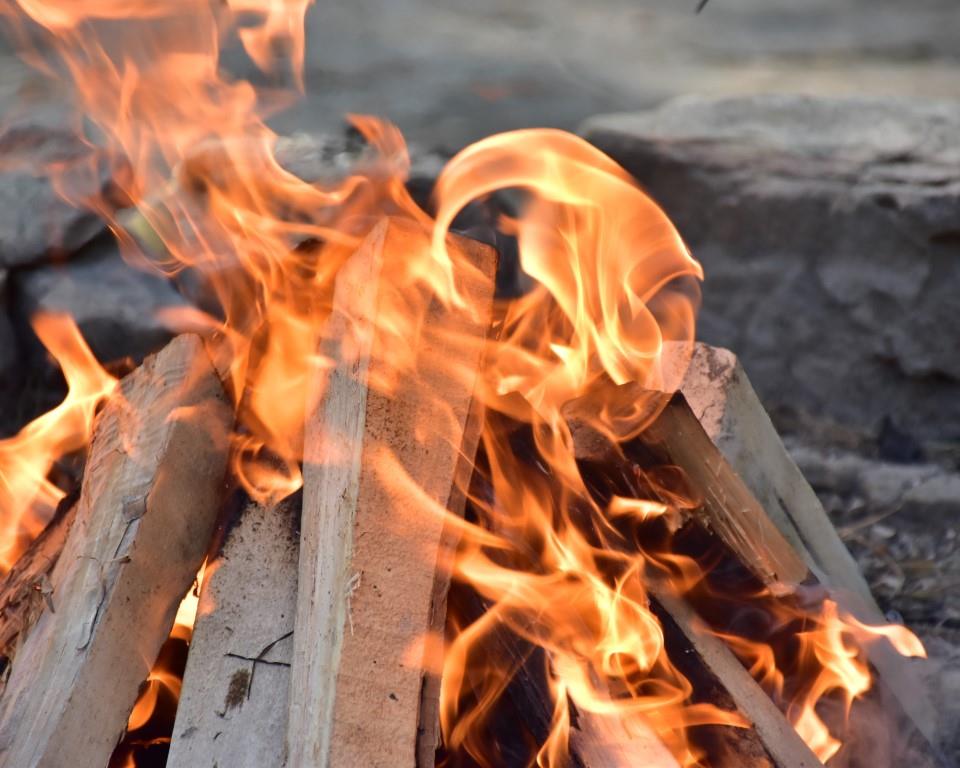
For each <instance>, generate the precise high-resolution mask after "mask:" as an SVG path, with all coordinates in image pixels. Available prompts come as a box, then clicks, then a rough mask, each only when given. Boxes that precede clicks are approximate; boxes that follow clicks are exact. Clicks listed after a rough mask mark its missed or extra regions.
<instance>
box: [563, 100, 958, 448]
mask: <svg viewBox="0 0 960 768" xmlns="http://www.w3.org/2000/svg"><path fill="white" fill-rule="evenodd" d="M581 130H582V133H583V134H584V135H585V136H586V137H587V138H588V139H589V140H590V141H591V142H593V143H594V144H595V145H597V146H598V147H599V148H600V149H602V150H603V151H605V152H607V153H608V154H609V155H611V156H612V157H613V158H614V159H615V160H617V161H618V162H619V163H621V164H622V165H623V166H624V167H625V168H626V169H627V170H628V171H630V172H631V173H633V174H634V175H635V176H636V177H637V178H638V180H639V181H640V183H641V184H642V185H643V186H644V187H645V188H646V189H647V190H648V191H649V192H650V193H651V195H652V196H653V197H654V199H656V200H657V201H658V202H659V203H660V204H661V205H662V206H663V207H664V209H665V211H666V212H667V213H668V214H669V215H670V217H671V218H672V219H673V221H674V222H675V223H676V224H677V227H678V229H679V231H680V233H681V235H682V236H683V237H684V239H685V241H686V242H687V243H688V245H689V246H690V247H691V250H692V252H693V254H694V255H695V256H696V257H697V258H698V259H699V260H700V261H701V262H702V264H703V266H704V271H705V273H706V281H705V284H704V301H703V309H702V312H701V315H700V319H699V329H698V331H699V335H700V336H701V337H702V338H703V340H704V341H707V342H708V343H711V344H716V345H722V346H728V347H730V348H732V349H734V350H735V351H736V352H737V354H738V356H739V357H740V359H741V361H742V362H743V364H744V366H745V367H746V368H747V370H749V371H750V377H751V379H752V380H753V382H754V384H755V385H756V387H757V389H758V391H759V393H760V395H761V397H762V398H763V399H764V401H765V402H766V404H767V405H768V407H773V408H777V407H786V408H789V409H794V410H797V411H801V412H806V413H808V414H814V415H816V416H817V417H822V418H826V419H829V420H833V421H835V422H837V423H840V424H845V425H849V426H852V427H856V428H859V429H862V430H869V431H875V430H876V428H877V427H878V425H879V424H880V423H881V422H882V420H883V419H884V417H890V418H892V419H893V420H894V421H895V423H896V424H897V425H898V426H900V427H902V428H903V429H904V430H905V431H906V432H908V433H910V434H912V435H914V436H916V437H917V438H918V440H920V441H921V442H923V441H929V440H933V439H945V438H946V439H958V438H960V355H957V354H956V350H957V349H958V348H960V314H958V313H957V311H956V296H957V292H958V291H960V258H958V257H960V105H955V104H947V103H943V104H940V103H917V102H908V101H894V100H887V101H880V100H865V99H853V98H849V99H827V98H812V97H802V96H754V97H738V98H724V99H710V98H680V99H676V100H673V101H670V102H668V103H667V104H665V105H663V106H661V107H659V108H657V109H654V110H651V111H646V112H640V113H634V114H621V115H605V116H600V117H596V118H593V119H591V120H589V121H587V122H586V123H585V124H584V125H583V127H582V129H581Z"/></svg>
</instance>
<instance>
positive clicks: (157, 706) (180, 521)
mask: <svg viewBox="0 0 960 768" xmlns="http://www.w3.org/2000/svg"><path fill="white" fill-rule="evenodd" d="M307 5H308V3H306V2H302V3H288V4H276V3H259V2H255V1H253V2H250V1H247V2H243V3H240V2H233V1H232V0H231V2H227V3H225V4H221V5H218V6H216V7H212V6H209V5H208V4H206V3H194V2H186V3H183V4H177V5H176V6H175V7H169V6H166V5H164V4H148V5H146V6H144V7H142V8H138V9H136V10H135V9H133V8H131V7H129V6H128V4H126V3H115V2H109V1H108V2H104V3H98V4H95V6H94V7H91V8H89V9H79V8H73V7H72V6H71V7H68V5H67V4H62V3H57V2H40V3H27V2H18V3H16V4H15V5H14V6H13V7H12V8H11V9H9V10H8V11H6V12H5V21H6V22H7V24H8V26H10V28H11V29H13V30H14V31H15V32H19V33H21V34H22V35H23V36H24V40H25V41H26V40H28V39H30V36H31V35H35V36H37V38H38V40H40V42H38V43H37V47H36V49H34V50H32V56H30V57H29V60H30V61H31V62H32V63H34V64H37V65H41V66H45V67H48V68H49V70H50V71H52V72H55V73H62V74H64V75H66V76H68V77H69V79H70V82H72V83H73V85H74V86H75V89H76V97H77V100H78V102H79V104H78V106H79V107H80V109H81V111H82V113H83V114H84V115H85V116H86V117H87V119H88V120H89V122H90V124H91V125H92V126H95V129H94V128H91V129H90V130H89V135H88V136H87V138H88V139H89V143H88V144H86V143H84V144H83V145H84V146H86V147H87V148H88V151H87V152H86V153H79V154H76V153H75V154H72V155H70V156H69V157H68V158H64V157H62V156H59V155H55V153H54V154H53V155H50V153H48V155H50V156H47V157H46V162H45V164H44V168H43V171H44V173H46V174H49V175H50V178H51V179H52V184H53V186H52V189H54V190H56V192H57V193H58V195H59V198H58V199H59V200H60V201H61V202H60V203H58V205H61V204H62V205H66V204H69V205H70V206H73V208H81V209H83V210H84V211H85V213H84V218H83V219H82V221H83V224H84V227H87V226H88V225H89V222H90V219H91V217H93V218H94V219H95V220H99V219H97V218H96V217H100V219H102V220H104V221H106V222H107V225H108V226H109V228H110V231H111V234H112V237H113V240H110V241H109V242H110V243H113V242H114V241H115V242H116V244H117V245H116V247H117V248H118V249H119V251H118V253H117V254H111V255H106V256H104V255H102V254H87V257H88V259H87V260H86V261H83V260H81V262H80V264H81V266H80V267H71V268H73V269H75V271H74V272H73V274H72V275H67V277H66V278H65V282H63V283H59V282H58V283H56V284H55V285H53V287H51V286H50V284H48V283H45V282H44V280H43V279H42V277H40V276H38V275H37V274H34V275H32V276H28V277H26V278H24V280H23V283H22V284H23V285H28V284H29V285H33V292H32V294H31V295H33V296H35V297H37V298H36V300H35V302H34V303H33V304H31V305H29V306H30V311H29V312H28V314H29V315H30V323H31V326H32V328H33V331H34V333H35V334H36V337H37V338H38V339H39V341H40V343H42V345H43V347H44V348H45V350H46V353H47V354H48V355H49V356H50V357H51V358H52V359H53V360H55V361H56V363H57V365H58V366H59V368H60V370H61V371H62V375H63V379H64V380H65V383H66V386H67V394H66V397H65V399H64V400H63V401H62V402H61V403H60V404H59V405H56V406H55V407H53V408H52V409H50V410H47V411H46V412H43V413H41V414H40V415H38V416H36V418H34V419H32V420H29V421H28V423H26V425H25V426H22V428H20V429H19V431H18V432H16V434H13V435H12V436H10V437H8V438H6V439H4V440H2V441H0V522H2V525H3V530H4V538H3V539H2V540H0V547H2V549H0V552H2V567H3V570H4V573H5V575H4V581H3V584H2V586H0V606H2V608H3V611H2V614H0V642H2V649H0V650H2V652H3V657H4V660H5V661H4V671H3V680H2V689H0V766H16V767H17V768H20V767H21V766H22V767H23V768H27V767H30V768H33V767H35V766H45V767H51V768H52V767H55V766H72V765H93V766H97V765H110V766H147V765H168V766H184V767H187V766H218V765H219V766H226V765H229V766H251V768H252V766H262V765H287V766H334V767H341V766H342V767H343V768H351V767H352V766H380V767H382V768H387V767H390V768H397V767H399V768H404V767H409V768H414V766H420V767H421V768H422V767H423V766H430V765H437V766H446V767H449V768H454V767H455V766H507V767H509V768H512V766H528V765H538V766H543V767H544V768H547V767H549V768H560V766H582V767H583V768H601V767H603V768H607V767H608V766H627V765H650V766H659V767H661V768H681V767H682V768H689V767H692V766H718V767H719V766H741V765H742V766H771V767H774V766H775V767H776V768H812V767H813V766H824V765H825V766H830V768H838V767H839V766H850V767H853V766H867V765H869V766H882V765H891V766H894V765H911V766H945V765H946V758H945V756H944V755H943V754H941V753H940V752H939V747H938V742H937V738H938V737H937V733H936V732H935V727H934V726H935V716H934V713H935V705H934V703H933V702H932V701H931V700H930V698H929V697H928V695H927V690H926V687H925V683H924V680H923V678H922V675H921V672H922V665H923V662H922V658H923V657H925V655H926V653H925V650H924V647H923V644H922V643H921V642H920V640H919V639H918V638H917V637H916V636H915V635H914V634H913V633H912V632H911V631H910V630H909V629H907V628H906V627H905V626H903V625H901V624H899V623H896V622H893V621H891V620H890V619H889V618H888V617H886V616H885V615H884V613H883V612H882V611H881V609H880V608H879V607H878V605H877V603H876V602H875V600H874V597H873V595H872V593H871V591H870V588H869V586H868V585H867V583H866V581H865V580H864V578H863V576H862V575H861V572H860V570H859V568H858V566H857V564H856V562H855V561H854V559H853V558H852V557H851V556H850V554H849V552H848V551H847V549H846V548H845V546H844V544H843V542H842V541H841V539H840V537H839V535H838V534H837V532H836V530H835V529H834V527H833V525H832V524H831V522H830V519H829V518H828V516H827V513H826V512H825V511H824V508H823V506H822V505H821V503H820V501H819V500H818V498H817V496H816V495H815V493H814V492H813V490H812V489H811V487H810V486H809V485H808V484H807V482H806V480H805V479H804V477H803V475H802V474H801V472H800V470H799V469H798V468H797V466H796V464H795V463H794V461H793V460H792V459H791V457H790V455H789V454H788V452H787V450H786V449H785V448H784V445H783V443H782V442H781V440H780V438H779V436H778V434H777V432H776V430H775V428H774V426H773V424H772V423H771V421H770V419H769V417H768V416H767V413H766V411H765V410H764V408H763V406H762V405H761V403H760V400H759V398H758V397H757V395H756V394H755V393H754V391H753V389H752V387H751V385H750V382H749V380H748V378H747V374H746V372H745V371H744V369H743V368H742V367H741V366H740V364H739V363H738V361H737V358H736V356H735V355H734V354H733V353H731V352H729V351H727V350H724V349H722V348H718V347H713V346H709V345H705V344H700V343H696V342H695V318H696V314H697V310H698V307H699V300H700V283H701V281H702V280H703V279H704V271H703V268H702V267H701V265H700V263H699V262H698V261H697V260H696V259H695V258H694V255H693V254H692V253H691V252H690V250H689V249H688V248H687V246H686V245H685V244H684V241H683V240H682V239H681V233H679V232H678V231H677V230H676V229H675V227H674V225H673V224H672V223H671V221H670V219H669V218H668V217H667V215H666V214H665V213H664V212H663V211H662V210H661V209H660V208H659V207H658V205H657V204H656V203H655V202H654V201H653V200H652V199H651V198H650V197H649V196H648V195H647V194H646V193H645V192H644V191H643V190H642V189H641V188H640V186H639V185H638V183H637V182H636V180H635V179H634V177H633V176H631V174H630V173H628V172H627V171H626V170H624V168H623V167H621V166H620V165H618V164H617V163H616V162H615V161H614V160H612V159H611V158H610V157H609V156H608V155H606V154H604V153H603V152H601V151H600V150H599V149H597V148H596V147H594V146H592V145H591V144H589V143H588V142H587V141H586V140H584V139H582V138H579V137H577V136H574V135H572V134H569V133H566V132H563V131H560V130H554V129H525V130H518V131H512V132H508V133H503V134H498V135H494V136H491V137H489V138H487V139H483V140H481V141H479V142H476V143H474V144H472V145H470V146H468V147H467V148H466V149H464V150H462V151H461V152H459V153H457V154H456V155H455V156H454V157H453V158H452V159H450V160H449V162H448V163H446V164H445V165H444V166H443V167H442V169H441V170H438V175H437V176H436V178H435V183H433V182H431V184H430V185H429V190H428V192H427V193H426V194H424V188H423V185H422V184H416V183H413V184H411V183H410V182H411V176H412V173H411V161H410V157H409V151H408V149H407V146H406V144H405V142H404V140H403V138H402V136H401V134H400V131H399V130H398V129H397V128H396V127H395V126H393V125H392V124H390V123H389V122H386V121H384V120H380V119H377V118H373V117H367V116H352V117H351V118H350V120H351V125H352V131H353V137H352V138H351V140H350V146H349V147H348V148H345V149H344V151H343V152H335V153H333V155H330V154H329V153H328V154H324V151H323V148H322V147H320V148H318V147H316V146H313V147H311V146H310V145H309V144H308V143H305V142H303V141H298V140H293V141H282V140H280V139H278V137H277V135H276V134H275V133H274V132H273V130H272V129H271V128H270V127H269V126H268V125H267V124H266V123H265V122H264V121H263V115H264V114H266V113H267V112H268V111H269V109H271V108H272V107H274V106H275V104H280V103H282V100H283V96H282V95H280V94H279V93H278V91H279V90H280V89H279V83H282V82H283V81H284V80H287V79H289V80H292V81H293V82H294V84H299V82H300V78H301V71H300V67H301V64H302V55H303V49H304V45H305V43H304V38H303V15H304V13H305V12H306V6H307ZM118 24H122V28H123V30H124V33H123V34H122V35H118V34H117V33H116V29H117V25H118ZM231 35H235V36H236V37H237V39H238V40H239V44H240V46H241V47H242V49H243V52H244V55H245V56H247V57H249V59H250V60H251V61H252V62H254V63H255V64H256V66H257V67H258V68H259V69H260V70H261V72H262V75H263V77H264V78H266V79H272V81H273V82H274V86H273V87H270V88H267V87H266V86H264V87H261V88H259V89H257V88H255V87H254V86H253V85H252V84H251V82H248V81H245V80H242V79H236V78H232V77H230V76H229V75H227V74H226V73H225V72H224V71H223V70H222V69H221V67H220V64H221V61H220V45H221V43H222V42H223V41H225V40H227V39H228V38H229V36H231ZM290 62H292V63H293V67H292V69H290V70H289V71H280V70H279V67H280V66H281V64H289V63H290ZM91 147H96V149H91ZM313 151H316V152H317V153H318V156H319V164H320V165H322V166H323V171H322V172H313V171H311V172H306V171H304V168H306V167H309V166H310V164H311V163H312V162H314V161H315V160H317V157H314V156H312V155H311V154H310V153H311V152H313ZM413 175H416V174H413ZM105 179H106V181H105ZM73 208H70V210H73ZM94 214H95V216H94ZM58 215H60V216H61V217H62V216H68V215H73V214H68V213H65V212H64V211H62V210H61V211H60V213H59V214H58ZM477 225H479V226H477ZM73 231H74V233H75V234H76V233H78V232H79V229H78V228H74V230H73ZM103 242H105V240H97V239H96V237H95V236H94V234H89V233H87V232H86V230H84V231H83V232H80V233H79V234H77V240H76V242H75V243H74V245H75V246H76V247H80V246H81V245H83V246H84V247H86V248H89V249H94V250H95V249H97V248H99V247H100V246H101V245H102V244H103ZM119 254H122V256H123V259H124V260H120V258H119ZM84 265H85V266H86V268H87V269H88V270H89V271H87V272H84ZM91 265H93V266H91ZM104 265H108V266H106V267H105V266H104ZM101 268H104V269H108V270H109V272H108V273H109V274H114V273H116V274H122V275H124V277H123V278H122V279H123V280H127V279H130V280H132V281H134V282H135V283H136V285H137V286H138V288H137V289H136V290H137V291H140V290H143V291H144V293H142V294H141V293H133V292H131V295H135V296H137V297H139V296H143V297H144V298H143V299H142V300H140V299H137V300H136V301H134V302H132V303H131V302H129V301H128V302H127V305H126V309H125V311H127V312H129V313H130V314H131V315H133V316H135V317H136V316H137V315H141V314H142V315H143V317H142V318H141V317H136V321H137V322H138V323H142V326H143V327H144V328H145V332H144V334H143V336H142V337H140V338H138V339H137V340H136V341H137V342H139V343H142V344H143V345H145V346H146V347H148V348H149V349H150V354H147V355H145V356H141V355H138V354H137V349H136V346H132V347H131V352H130V354H132V355H133V356H134V357H137V358H139V357H143V359H142V360H130V359H128V360H126V361H114V360H106V361H101V358H103V357H104V355H103V354H102V353H101V354H99V355H98V354H97V352H98V351H99V350H91V346H90V344H89V343H88V342H87V340H85V338H84V332H83V331H82V327H83V323H82V322H81V321H82V318H80V317H77V316H73V315H70V314H64V313H57V312H53V311H50V310H49V309H48V308H46V307H45V306H44V305H43V300H42V297H44V296H50V295H51V294H57V295H63V293H64V292H67V293H71V292H73V293H76V292H77V291H76V286H77V285H78V284H80V285H82V284H84V283H83V281H84V280H86V281H88V283H87V284H89V285H90V286H91V290H94V291H95V289H96V284H97V278H96V277H95V276H96V275H98V274H101V273H100V272H99V271H98V270H100V269H101ZM143 272H146V273H148V274H149V278H148V279H149V280H150V281H152V283H151V285H152V286H153V288H150V289H147V288H145V287H144V285H145V284H144V283H143V282H136V281H140V280H142V276H141V273H143ZM131 276H132V277H131ZM158 286H162V287H158ZM154 289H156V290H154ZM174 289H175V290H174ZM91 290H88V291H81V293H85V294H86V296H87V300H88V301H89V294H90V292H91ZM157 292H159V293H157ZM158 296H159V297H160V298H159V299H158V300H157V301H156V303H154V301H153V299H154V298H156V297H158ZM165 296H166V297H168V298H163V297H165ZM169 297H175V298H169ZM94 300H95V299H94ZM75 314H76V313H75ZM121 327H122V326H121ZM121 335H122V334H121ZM168 338H172V340H170V341H169V343H166V342H167V339H168ZM125 341H129V342H131V343H132V342H133V341H134V340H133V339H126V340H125ZM137 362H139V364H137ZM40 410H42V409H40Z"/></svg>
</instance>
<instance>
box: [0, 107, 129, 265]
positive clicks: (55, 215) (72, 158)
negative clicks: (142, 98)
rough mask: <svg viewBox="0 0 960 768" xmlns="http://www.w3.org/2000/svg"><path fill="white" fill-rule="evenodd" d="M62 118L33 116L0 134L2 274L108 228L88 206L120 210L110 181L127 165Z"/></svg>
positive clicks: (56, 113)
mask: <svg viewBox="0 0 960 768" xmlns="http://www.w3.org/2000/svg"><path fill="white" fill-rule="evenodd" d="M63 117H64V116H63V114H62V109H61V110H55V109H53V108H49V107H48V108H38V109H36V110H31V112H30V114H29V117H27V118H23V119H19V120H15V121H14V122H13V123H12V124H9V125H5V126H4V127H3V129H2V130H0V268H8V269H9V268H14V267H23V266H29V265H33V264H37V263H39V262H41V261H44V260H46V259H48V258H49V257H51V256H64V255H67V254H69V253H71V252H73V251H74V250H76V249H77V248H79V247H80V246H82V245H84V244H85V243H87V242H88V241H89V240H90V239H91V238H93V237H94V236H95V235H97V234H98V233H100V232H102V231H103V230H104V228H105V225H104V222H103V220H102V219H101V218H100V216H98V215H97V214H95V213H94V212H93V210H92V209H91V207H89V206H90V205H98V206H105V207H106V208H107V209H110V210H113V209H115V208H116V207H117V206H118V205H119V204H121V201H122V195H121V193H120V192H119V191H118V188H117V187H116V186H115V185H114V184H113V179H114V177H115V176H116V175H117V174H125V173H126V172H127V166H126V164H125V163H123V162H122V161H120V160H118V159H116V158H111V156H110V154H109V153H108V152H107V151H106V150H104V149H102V148H100V147H97V146H96V145H95V144H94V143H93V142H90V141H88V140H86V139H85V138H83V137H82V136H81V135H80V132H79V129H77V130H75V129H74V127H73V126H72V125H71V124H70V121H69V120H65V119H63ZM65 196H66V197H68V198H69V199H70V200H71V201H72V202H70V203H68V202H67V200H66V199H65ZM88 204H89V205H88Z"/></svg>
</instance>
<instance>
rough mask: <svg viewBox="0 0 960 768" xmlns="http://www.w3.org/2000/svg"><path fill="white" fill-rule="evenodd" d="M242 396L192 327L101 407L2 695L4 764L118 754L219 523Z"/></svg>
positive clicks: (26, 765)
mask: <svg viewBox="0 0 960 768" xmlns="http://www.w3.org/2000/svg"><path fill="white" fill-rule="evenodd" d="M231 424H232V408H230V406H229V405H228V404H227V403H226V401H225V400H224V398H223V392H222V389H221V386H220V382H219V380H218V378H217V377H216V375H215V374H214V373H213V370H212V368H211V366H210V362H209V360H208V358H207V356H206V353H205V352H204V349H203V346H202V343H201V342H200V340H199V339H197V338H196V337H192V336H182V337H180V338H177V339H175V340H174V341H173V342H171V343H170V345H169V346H167V347H166V348H165V349H164V350H163V351H161V352H160V353H159V354H157V355H156V356H153V357H150V358H148V359H147V360H146V361H144V364H143V365H142V366H141V367H140V368H139V369H138V370H136V371H135V372H134V373H133V374H131V375H130V376H128V377H127V378H125V379H124V380H123V382H122V383H121V385H120V396H119V397H115V398H114V399H112V400H111V401H110V402H109V403H108V405H107V406H106V407H105V409H104V411H103V412H102V413H101V414H100V416H99V417H98V419H97V423H96V427H95V431H94V438H93V443H92V445H91V448H90V457H89V460H88V462H87V467H86V472H85V477H84V483H83V488H82V491H81V495H80V500H79V502H78V509H77V513H76V520H75V522H74V524H73V527H72V529H71V530H70V534H69V536H68V538H67V541H66V544H65V546H64V549H63V553H62V554H61V556H60V559H59V561H58V562H57V565H56V567H55V568H54V570H53V573H52V575H51V582H52V586H53V590H54V595H56V596H58V597H57V600H56V603H55V608H56V610H55V612H54V611H45V612H44V613H43V615H41V616H40V618H39V619H38V620H37V623H36V624H35V626H34V627H33V629H32V630H31V632H30V634H29V636H28V637H27V639H26V641H25V643H24V644H23V647H22V648H21V650H20V652H19V653H18V654H17V658H16V660H15V663H14V665H13V669H12V671H11V676H10V679H9V681H8V683H7V687H6V690H5V692H4V695H3V698H2V700H0V765H2V766H4V767H7V766H9V768H70V767H71V766H76V765H90V766H96V765H106V764H107V760H108V759H109V757H110V753H111V751H112V750H113V747H114V745H115V744H116V743H117V740H118V739H119V737H120V735H121V734H122V733H123V730H124V726H125V724H126V721H127V717H128V715H129V713H130V710H131V708H132V706H133V704H134V701H135V699H136V697H137V692H138V688H139V686H140V684H141V683H142V682H143V680H144V679H145V678H146V676H147V673H148V672H149V671H150V666H151V664H152V663H153V660H154V659H155V658H156V655H157V653H158V651H159V649H160V646H161V645H162V644H163V642H164V640H165V639H166V638H167V636H168V634H169V632H170V629H171V627H172V625H173V621H174V616H175V614H176V611H177V606H178V604H179V602H180V600H181V598H182V597H183V595H184V593H185V592H186V590H187V589H188V588H189V587H190V585H191V583H192V582H193V579H194V575H195V574H196V571H197V569H198V568H199V566H200V564H201V562H202V560H203V557H204V555H205V554H206V550H207V546H208V543H209V540H210V535H211V533H212V529H213V525H214V521H215V518H216V513H217V508H218V504H219V495H220V491H221V488H222V484H223V475H224V470H225V467H226V456H227V439H226V438H227V433H228V430H229V429H230V425H231Z"/></svg>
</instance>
